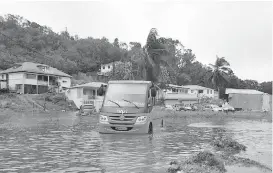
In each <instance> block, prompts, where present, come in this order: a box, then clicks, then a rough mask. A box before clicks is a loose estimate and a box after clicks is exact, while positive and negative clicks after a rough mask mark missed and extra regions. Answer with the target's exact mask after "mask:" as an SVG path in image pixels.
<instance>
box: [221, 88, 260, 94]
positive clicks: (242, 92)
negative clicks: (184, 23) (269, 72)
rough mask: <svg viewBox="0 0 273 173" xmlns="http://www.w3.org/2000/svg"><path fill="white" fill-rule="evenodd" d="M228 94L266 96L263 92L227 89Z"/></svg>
mask: <svg viewBox="0 0 273 173" xmlns="http://www.w3.org/2000/svg"><path fill="white" fill-rule="evenodd" d="M226 94H264V93H263V92H261V91H257V90H252V89H234V88H226Z"/></svg>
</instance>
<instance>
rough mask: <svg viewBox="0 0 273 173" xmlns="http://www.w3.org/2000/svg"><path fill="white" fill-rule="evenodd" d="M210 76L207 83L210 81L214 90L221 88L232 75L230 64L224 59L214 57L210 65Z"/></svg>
mask: <svg viewBox="0 0 273 173" xmlns="http://www.w3.org/2000/svg"><path fill="white" fill-rule="evenodd" d="M210 67H211V71H212V75H211V76H210V77H209V81H212V83H213V85H214V87H215V88H217V89H218V91H219V88H220V87H223V86H224V85H225V84H226V83H228V82H229V79H228V76H229V74H231V73H232V70H231V69H230V64H229V63H228V62H227V60H226V59H225V58H224V57H221V58H219V57H218V56H216V61H215V63H214V64H210Z"/></svg>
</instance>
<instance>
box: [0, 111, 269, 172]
mask: <svg viewBox="0 0 273 173" xmlns="http://www.w3.org/2000/svg"><path fill="white" fill-rule="evenodd" d="M0 120H1V119H0ZM221 135H226V136H230V137H232V138H233V139H235V140H237V141H238V142H240V143H242V144H244V145H246V146H247V147H248V148H247V151H246V152H243V153H240V154H238V155H239V156H241V157H246V158H250V159H252V160H255V161H258V162H260V163H262V164H265V165H267V166H268V167H270V168H272V165H271V164H272V123H271V122H266V121H257V120H255V121H251V120H245V119H234V120H232V119H217V118H215V119H214V118H210V119H204V120H198V121H197V120H196V121H195V120H194V119H189V118H176V119H172V118H169V119H166V121H165V127H164V128H161V130H160V132H157V133H155V134H154V135H153V137H151V136H148V135H115V134H111V135H109V134H107V135H106V134H104V135H102V134H99V133H98V132H97V119H96V118H92V117H78V116H76V115H75V113H62V114H59V115H55V116H45V115H24V114H22V116H19V117H15V118H14V117H11V118H10V119H6V120H5V121H0V172H27V173H28V172H109V173H117V172H130V173H133V172H136V173H139V172H150V173H152V172H156V173H160V172H166V169H167V168H168V164H169V162H170V161H171V160H176V159H180V158H183V157H186V156H189V155H191V154H193V153H196V152H199V151H201V150H204V149H206V150H213V149H212V147H211V146H210V141H211V139H212V138H213V137H215V136H221ZM227 170H228V172H238V173H239V172H242V171H243V172H244V171H247V172H250V171H251V170H252V171H254V172H257V171H259V169H257V168H245V169H244V168H242V167H236V166H230V167H227ZM257 173H258V172H257Z"/></svg>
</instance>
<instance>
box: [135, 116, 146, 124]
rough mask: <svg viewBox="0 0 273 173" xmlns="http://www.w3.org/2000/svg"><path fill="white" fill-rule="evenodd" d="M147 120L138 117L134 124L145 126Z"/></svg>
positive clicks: (143, 117) (144, 117)
mask: <svg viewBox="0 0 273 173" xmlns="http://www.w3.org/2000/svg"><path fill="white" fill-rule="evenodd" d="M146 120H147V116H140V117H138V118H137V120H136V124H145V123H146Z"/></svg>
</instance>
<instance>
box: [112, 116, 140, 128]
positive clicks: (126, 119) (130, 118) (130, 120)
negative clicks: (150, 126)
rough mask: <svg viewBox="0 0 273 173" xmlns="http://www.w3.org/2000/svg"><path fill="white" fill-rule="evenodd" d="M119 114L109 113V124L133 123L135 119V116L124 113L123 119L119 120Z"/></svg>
mask: <svg viewBox="0 0 273 173" xmlns="http://www.w3.org/2000/svg"><path fill="white" fill-rule="evenodd" d="M119 117H120V115H119V114H118V115H111V116H109V118H110V124H120V125H122V124H134V121H135V119H136V116H132V115H124V120H120V118H119Z"/></svg>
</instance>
